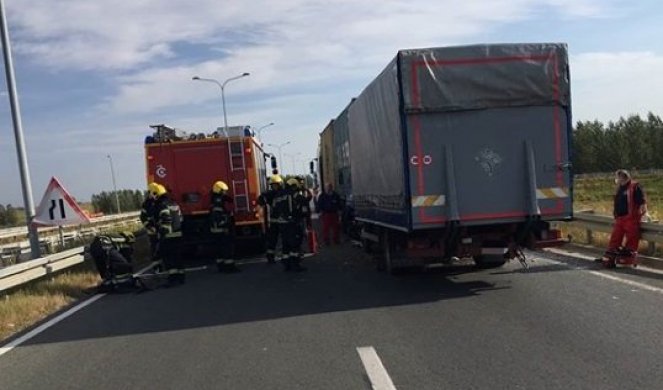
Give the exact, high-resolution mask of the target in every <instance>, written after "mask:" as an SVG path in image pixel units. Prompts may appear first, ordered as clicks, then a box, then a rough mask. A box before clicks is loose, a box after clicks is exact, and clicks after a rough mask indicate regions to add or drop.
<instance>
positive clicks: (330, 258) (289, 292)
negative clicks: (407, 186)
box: [26, 245, 509, 345]
mask: <svg viewBox="0 0 663 390" xmlns="http://www.w3.org/2000/svg"><path fill="white" fill-rule="evenodd" d="M305 265H306V266H307V267H308V269H309V270H308V272H305V273H299V274H293V273H284V272H283V270H282V268H281V266H280V264H275V265H268V264H266V263H264V262H260V263H259V262H252V263H249V264H243V265H242V266H241V268H242V272H241V273H238V274H231V275H225V274H217V273H214V272H212V271H200V272H194V273H191V274H189V275H188V279H187V284H186V285H184V286H179V287H175V288H169V289H159V290H154V291H150V292H147V293H142V294H115V295H109V296H107V297H104V298H103V299H101V300H100V301H98V302H96V303H94V304H93V305H91V306H89V307H87V308H85V309H84V310H82V311H80V312H78V313H76V314H75V315H74V316H72V317H70V318H67V319H66V320H64V321H63V322H61V323H60V324H58V325H56V326H55V327H53V328H51V329H49V330H48V331H46V332H44V333H43V334H41V335H39V336H37V337H35V338H33V339H32V340H30V342H28V343H27V344H26V345H30V344H32V345H34V344H43V343H58V342H66V341H74V340H83V339H94V338H104V337H115V336H124V335H136V334H146V333H154V332H167V331H178V330H185V329H193V328H200V327H211V326H220V325H227V324H237V323H246V322H255V321H265V320H273V319H280V318H288V317H295V316H307V315H316V314H322V313H330V312H344V311H352V310H363V309H371V308H380V307H392V306H401V305H412V304H420V303H426V302H435V301H440V300H447V299H456V298H467V297H474V296H478V295H480V294H482V293H486V292H489V291H494V290H500V289H505V288H509V287H508V284H507V285H506V286H497V285H494V284H491V283H487V282H485V281H483V280H482V279H486V278H485V276H486V275H485V274H482V273H477V274H476V277H473V276H474V273H475V272H476V270H475V268H474V267H471V266H460V267H454V268H448V269H440V270H435V271H433V272H431V271H429V272H424V273H406V274H403V275H399V276H390V275H387V274H385V273H380V272H378V271H376V270H375V267H374V265H373V262H372V260H370V258H368V256H367V255H366V254H364V253H363V252H362V251H361V250H359V249H357V248H352V247H351V246H350V245H343V246H339V247H334V248H328V249H326V251H325V252H323V253H320V254H319V255H317V256H315V257H313V258H310V259H308V260H307V261H306V262H305ZM469 273H472V274H469ZM461 276H462V277H461ZM460 279H462V280H460Z"/></svg>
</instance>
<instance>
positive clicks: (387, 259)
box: [380, 230, 398, 275]
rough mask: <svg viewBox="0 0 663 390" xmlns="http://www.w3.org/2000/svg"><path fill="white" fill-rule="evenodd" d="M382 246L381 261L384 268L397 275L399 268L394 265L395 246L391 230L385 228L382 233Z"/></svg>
mask: <svg viewBox="0 0 663 390" xmlns="http://www.w3.org/2000/svg"><path fill="white" fill-rule="evenodd" d="M380 246H381V249H382V251H381V252H382V253H381V255H382V256H381V258H380V259H381V261H382V270H384V271H386V272H387V273H388V274H390V275H395V274H396V273H397V270H398V268H397V267H395V265H394V248H393V245H392V242H391V237H390V234H389V231H387V230H383V231H382V234H381V235H380Z"/></svg>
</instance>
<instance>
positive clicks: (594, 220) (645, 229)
mask: <svg viewBox="0 0 663 390" xmlns="http://www.w3.org/2000/svg"><path fill="white" fill-rule="evenodd" d="M572 223H573V225H574V226H577V227H580V228H584V229H585V230H586V232H587V241H588V243H589V244H590V245H592V244H593V243H594V236H593V233H594V232H601V233H610V232H612V225H613V224H614V219H613V218H612V217H611V216H608V215H600V214H594V213H593V212H578V213H575V215H574V221H573V222H572ZM640 234H641V238H642V240H644V241H647V242H648V243H649V248H648V249H649V252H650V253H652V254H653V253H654V252H655V251H656V244H663V224H659V223H650V222H646V223H642V224H641V225H640Z"/></svg>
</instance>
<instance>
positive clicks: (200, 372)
mask: <svg viewBox="0 0 663 390" xmlns="http://www.w3.org/2000/svg"><path fill="white" fill-rule="evenodd" d="M532 258H533V261H532V263H531V268H530V269H529V270H528V271H523V270H522V269H521V266H520V265H519V264H518V262H511V263H509V264H507V265H506V266H505V267H503V268H499V269H493V270H481V271H477V270H475V269H474V268H473V267H471V266H469V265H467V266H462V265H461V266H457V267H453V268H448V269H435V270H428V271H427V272H412V273H406V274H403V275H398V276H390V275H387V274H385V273H380V272H377V271H376V270H375V269H374V266H373V263H372V262H371V260H370V259H369V258H368V257H367V255H365V254H364V253H363V252H362V251H361V250H360V249H358V248H354V247H352V246H351V245H350V244H344V245H343V246H340V247H331V248H324V249H323V251H322V252H321V253H320V254H319V255H318V256H315V257H313V258H310V259H307V261H306V266H307V267H308V268H309V270H308V272H306V273H300V274H293V273H284V272H283V271H282V270H281V268H280V267H279V266H278V265H275V266H274V265H272V266H270V265H268V264H266V263H264V262H261V261H258V260H253V261H249V262H247V263H245V264H243V265H242V269H243V272H241V273H239V274H232V275H221V274H216V273H214V272H211V271H206V270H205V271H198V272H192V273H190V274H189V275H188V281H187V284H186V285H184V286H181V287H175V288H169V289H159V290H154V291H149V292H145V293H141V294H134V293H129V294H115V295H108V296H105V297H103V298H101V299H99V300H98V301H96V302H94V303H92V304H90V305H89V306H87V307H85V308H83V309H81V310H80V311H78V312H76V313H75V314H73V315H72V316H70V317H67V318H66V319H64V320H63V321H61V322H59V323H58V324H56V325H54V326H53V327H50V328H48V329H47V330H46V331H44V332H43V333H41V334H39V335H38V336H36V337H34V338H32V339H31V340H29V341H27V342H26V343H24V344H22V345H20V346H18V347H16V348H15V349H13V350H11V351H9V352H7V353H6V354H4V355H2V356H0V373H2V375H0V389H18V390H22V389H45V388H48V389H118V388H128V389H196V390H203V389H371V380H370V379H369V378H374V380H375V378H376V377H378V378H379V377H380V376H381V377H382V378H383V379H384V378H388V380H387V384H386V385H384V384H383V385H380V384H377V385H376V386H377V387H376V388H385V389H387V388H395V389H399V390H403V389H412V390H415V389H416V390H422V389H431V390H433V389H635V388H637V389H661V388H663V385H662V384H663V337H661V335H663V310H661V307H662V303H663V275H662V274H660V273H655V272H653V271H652V272H649V271H642V270H637V271H631V270H617V271H610V270H602V269H600V267H598V266H597V265H595V264H594V263H592V262H589V261H585V260H579V259H576V258H571V257H568V256H565V255H559V254H552V253H535V254H533V255H532ZM362 347H371V348H369V349H368V350H369V351H374V352H375V356H376V357H377V358H378V359H379V360H378V361H379V362H380V363H382V364H381V365H380V364H378V365H377V366H376V365H375V364H373V365H371V364H370V362H366V361H362V359H361V358H360V355H359V353H358V350H357V349H358V348H362ZM364 351H366V350H364ZM373 363H375V362H373ZM367 369H368V371H367ZM369 372H370V375H369ZM389 382H390V383H389ZM391 384H393V386H391V387H389V386H390V385H391ZM380 386H382V387H380Z"/></svg>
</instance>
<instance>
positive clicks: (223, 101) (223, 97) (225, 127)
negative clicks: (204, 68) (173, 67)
mask: <svg viewBox="0 0 663 390" xmlns="http://www.w3.org/2000/svg"><path fill="white" fill-rule="evenodd" d="M248 75H249V73H248V72H244V73H242V74H241V75H239V76H235V77H231V78H229V79H227V80H226V81H224V82H223V83H220V82H219V81H218V80H215V79H204V78H202V77H198V76H193V77H192V78H191V80H195V81H207V82H210V83H214V84H216V85H218V86H219V88H221V104H222V105H223V132H224V135H225V136H226V137H227V136H228V117H227V116H226V94H225V90H226V84H228V83H229V82H231V81H233V80H238V79H241V78H242V77H246V76H248Z"/></svg>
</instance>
